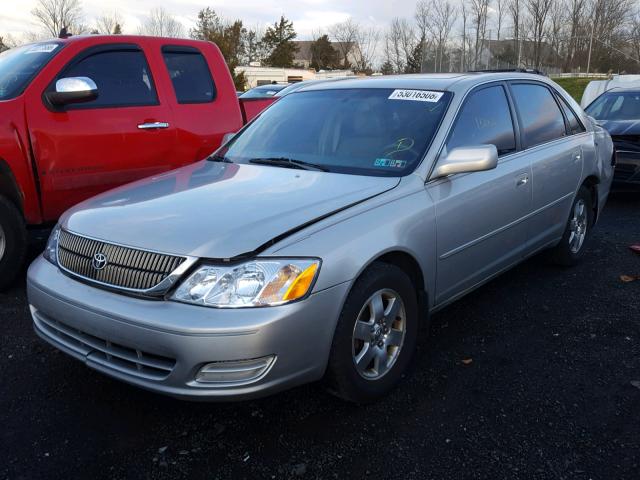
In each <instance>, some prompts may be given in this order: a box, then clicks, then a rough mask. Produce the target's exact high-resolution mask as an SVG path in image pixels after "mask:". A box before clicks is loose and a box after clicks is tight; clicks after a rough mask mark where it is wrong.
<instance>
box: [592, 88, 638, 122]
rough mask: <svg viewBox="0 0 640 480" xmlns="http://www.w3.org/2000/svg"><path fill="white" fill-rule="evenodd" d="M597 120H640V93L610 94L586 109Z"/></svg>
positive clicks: (598, 99)
mask: <svg viewBox="0 0 640 480" xmlns="http://www.w3.org/2000/svg"><path fill="white" fill-rule="evenodd" d="M586 112H587V113H588V114H589V115H591V116H592V117H593V118H595V119H596V120H640V92H609V93H605V94H603V95H601V96H600V97H598V98H597V99H596V100H595V101H594V102H593V103H592V104H591V105H589V106H588V107H587V108H586Z"/></svg>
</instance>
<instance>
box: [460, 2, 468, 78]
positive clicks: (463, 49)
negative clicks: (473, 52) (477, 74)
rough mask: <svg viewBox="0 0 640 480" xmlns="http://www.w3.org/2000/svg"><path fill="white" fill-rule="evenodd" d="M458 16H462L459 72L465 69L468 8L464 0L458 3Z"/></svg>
mask: <svg viewBox="0 0 640 480" xmlns="http://www.w3.org/2000/svg"><path fill="white" fill-rule="evenodd" d="M460 14H461V15H462V44H461V46H460V71H461V72H464V71H465V70H466V68H467V48H466V47H467V23H468V20H469V6H468V4H467V2H466V0H462V2H461V3H460Z"/></svg>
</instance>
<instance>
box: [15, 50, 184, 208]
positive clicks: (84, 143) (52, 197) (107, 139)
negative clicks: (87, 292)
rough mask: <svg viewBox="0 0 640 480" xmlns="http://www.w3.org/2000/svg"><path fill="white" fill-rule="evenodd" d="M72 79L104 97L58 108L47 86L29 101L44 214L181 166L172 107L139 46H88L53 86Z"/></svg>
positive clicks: (31, 96) (28, 107)
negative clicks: (176, 155) (82, 80)
mask: <svg viewBox="0 0 640 480" xmlns="http://www.w3.org/2000/svg"><path fill="white" fill-rule="evenodd" d="M68 77H88V78H90V79H92V80H93V81H94V82H95V84H96V85H97V87H98V97H97V98H96V99H95V100H92V101H90V102H87V103H78V104H73V105H67V106H66V107H64V108H55V107H53V106H51V105H48V104H47V102H46V100H44V97H43V96H40V93H41V92H33V94H31V95H30V96H29V97H28V98H27V103H26V108H27V119H28V125H29V133H30V136H31V142H32V146H33V153H34V157H35V161H36V164H37V169H38V175H39V177H40V186H41V195H42V209H43V216H44V217H45V219H48V220H53V219H55V218H57V217H58V216H59V215H60V214H61V213H62V212H63V211H64V210H66V209H67V208H69V207H71V206H72V205H74V204H76V203H78V202H79V201H81V200H84V199H86V198H88V197H90V196H92V195H95V194H97V193H100V192H102V191H104V190H107V189H109V188H112V187H115V186H117V185H121V184H124V183H127V182H130V181H133V180H137V179H139V178H143V177H146V176H149V175H153V174H156V173H158V172H162V171H166V170H169V169H170V168H172V167H173V166H174V165H175V163H174V161H173V159H172V154H173V151H174V146H175V141H176V130H175V128H174V127H173V118H172V113H171V110H170V108H169V107H168V106H167V105H166V104H165V103H164V102H161V101H160V97H159V93H158V90H157V89H156V83H155V82H154V78H153V75H152V72H151V69H150V68H149V63H148V62H147V58H146V57H145V54H144V52H143V51H142V49H141V48H140V47H139V46H137V45H135V44H109V45H100V46H97V47H90V48H88V49H85V50H84V51H82V52H80V53H79V54H77V55H76V56H75V57H73V59H72V60H71V61H70V62H68V63H67V64H66V65H65V66H64V67H63V68H62V69H61V71H60V72H58V73H57V74H56V76H55V78H53V79H52V81H51V82H50V84H49V87H47V90H49V89H52V90H53V89H55V83H56V81H57V80H58V79H60V78H68Z"/></svg>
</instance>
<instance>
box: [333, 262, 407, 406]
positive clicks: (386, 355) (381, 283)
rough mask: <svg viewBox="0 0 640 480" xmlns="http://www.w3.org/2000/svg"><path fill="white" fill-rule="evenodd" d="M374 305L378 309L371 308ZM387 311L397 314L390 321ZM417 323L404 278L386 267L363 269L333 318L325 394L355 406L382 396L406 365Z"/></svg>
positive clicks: (389, 266) (375, 265)
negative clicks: (334, 322)
mask: <svg viewBox="0 0 640 480" xmlns="http://www.w3.org/2000/svg"><path fill="white" fill-rule="evenodd" d="M378 298H379V300H380V301H381V303H379V301H378ZM398 299H399V301H400V302H399V303H398ZM380 305H381V306H382V308H375V306H380ZM394 310H395V311H394ZM374 311H377V312H379V313H380V312H382V313H383V314H382V315H375V314H374V313H373V312H374ZM392 311H394V312H393V313H397V315H395V316H393V318H392V316H391V315H389V314H390V313H392ZM365 320H366V321H367V322H368V323H367V322H365ZM378 322H380V323H378ZM418 323H419V322H418V298H417V295H416V289H415V287H414V285H413V283H412V282H411V279H410V278H409V277H408V276H407V274H406V273H404V271H403V270H402V269H400V268H399V267H396V266H395V265H391V264H386V263H374V264H373V265H371V266H370V267H369V268H367V270H365V271H364V273H363V274H362V275H361V276H360V278H358V280H356V282H355V284H354V286H353V288H352V289H351V292H350V293H349V295H348V297H347V300H346V302H345V304H344V307H343V309H342V312H341V314H340V318H339V319H338V323H337V326H336V330H335V333H334V337H333V342H332V345H331V353H330V356H329V364H328V367H327V374H326V377H325V380H326V382H327V383H328V387H329V390H330V391H331V393H333V394H335V395H337V396H338V397H340V398H343V399H345V400H348V401H352V402H356V403H369V402H373V401H375V400H377V399H379V398H380V397H382V396H384V395H386V394H387V393H388V392H389V391H390V390H392V389H393V388H394V387H395V386H396V384H397V383H398V382H399V381H400V380H401V379H402V377H403V374H404V373H405V372H406V370H407V368H408V366H409V365H410V362H411V358H412V357H413V354H414V351H415V348H416V339H417V336H418ZM376 325H377V326H376ZM403 332H404V333H403ZM365 339H366V340H365ZM372 342H373V343H372ZM370 357H371V359H370V361H369V360H368V359H369V358H370ZM356 359H360V366H357V365H356ZM367 362H369V363H367Z"/></svg>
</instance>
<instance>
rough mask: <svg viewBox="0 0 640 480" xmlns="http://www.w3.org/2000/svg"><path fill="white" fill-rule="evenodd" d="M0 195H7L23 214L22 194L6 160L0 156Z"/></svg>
mask: <svg viewBox="0 0 640 480" xmlns="http://www.w3.org/2000/svg"><path fill="white" fill-rule="evenodd" d="M0 195H3V196H5V197H7V198H8V199H9V200H10V201H11V202H12V203H13V204H14V205H15V206H16V208H17V209H18V210H19V211H20V213H21V214H23V204H22V195H21V194H20V189H19V188H18V183H17V182H16V178H15V176H14V174H13V171H12V170H11V167H10V166H9V164H8V163H7V162H5V161H4V160H3V159H2V158H0Z"/></svg>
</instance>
